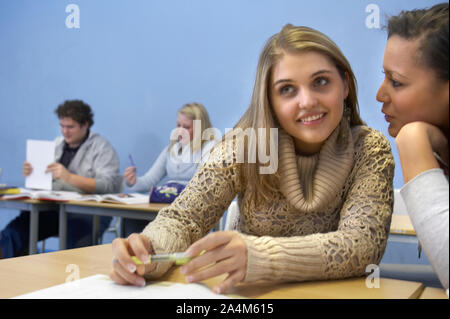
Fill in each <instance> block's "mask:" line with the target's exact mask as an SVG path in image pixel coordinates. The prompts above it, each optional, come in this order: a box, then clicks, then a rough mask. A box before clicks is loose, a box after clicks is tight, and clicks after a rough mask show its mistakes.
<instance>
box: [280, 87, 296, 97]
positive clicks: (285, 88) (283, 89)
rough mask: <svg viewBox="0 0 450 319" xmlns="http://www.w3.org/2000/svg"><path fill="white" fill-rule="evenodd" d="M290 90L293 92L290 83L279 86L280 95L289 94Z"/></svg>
mask: <svg viewBox="0 0 450 319" xmlns="http://www.w3.org/2000/svg"><path fill="white" fill-rule="evenodd" d="M292 92H294V88H293V87H292V85H285V86H283V87H281V88H280V94H281V95H287V94H291V93H292Z"/></svg>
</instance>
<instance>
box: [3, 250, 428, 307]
mask: <svg viewBox="0 0 450 319" xmlns="http://www.w3.org/2000/svg"><path fill="white" fill-rule="evenodd" d="M112 259H113V253H112V248H111V244H105V245H98V246H90V247H85V248H78V249H68V250H63V251H57V252H52V253H46V254H38V255H32V256H24V257H17V258H9V259H4V260H0V282H1V283H2V285H1V286H0V298H10V297H14V296H19V295H22V294H25V293H28V292H32V291H36V290H39V289H44V288H48V287H51V286H54V285H59V284H63V283H65V282H66V280H67V279H68V277H69V276H70V275H71V273H72V272H73V269H74V267H78V271H79V276H80V278H85V277H88V276H92V275H96V274H105V275H109V273H110V271H111V267H112ZM224 276H225V275H222V276H219V277H216V278H211V279H208V280H205V281H203V283H204V284H206V285H207V286H209V287H212V286H213V285H214V284H216V283H217V282H218V281H219V280H221V279H223V278H224ZM160 280H161V281H171V282H183V283H185V282H186V281H185V278H184V276H183V275H181V274H180V273H179V267H173V268H172V269H171V270H169V271H168V273H167V274H166V275H164V276H163V277H161V278H160ZM365 280H366V278H365V277H358V278H350V279H343V280H330V281H316V282H304V283H276V284H273V283H271V284H268V283H259V284H240V285H238V286H237V287H235V288H233V289H232V290H231V291H230V292H229V293H230V294H232V295H239V296H243V297H246V298H256V299H268V298H270V299H303V298H307V299H329V298H333V299H391V298H394V299H403V298H405V299H406V298H418V297H419V296H420V294H421V293H422V291H423V289H424V286H423V285H422V284H421V283H417V282H409V281H401V280H393V279H386V278H380V285H379V288H368V287H367V286H366V284H365ZM136 289H139V288H138V287H137V288H136ZM186 297H187V298H189V296H186Z"/></svg>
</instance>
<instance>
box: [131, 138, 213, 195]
mask: <svg viewBox="0 0 450 319" xmlns="http://www.w3.org/2000/svg"><path fill="white" fill-rule="evenodd" d="M214 144H215V141H206V142H205V143H204V144H203V147H202V149H201V150H199V151H196V152H192V151H191V148H190V146H189V145H182V144H181V143H178V142H176V143H175V144H174V145H173V147H172V151H171V152H169V146H166V147H165V148H164V149H163V151H162V152H161V154H159V156H158V158H157V159H156V161H155V163H154V164H153V166H152V167H151V168H150V169H149V170H148V171H147V173H145V175H144V176H139V177H137V179H136V184H134V185H133V186H130V185H129V184H128V182H127V181H126V180H125V185H126V186H127V187H128V188H129V190H130V191H132V192H138V193H148V192H150V189H151V188H152V186H155V187H157V186H159V185H162V184H164V183H167V182H168V181H176V182H179V183H183V184H187V183H188V182H189V181H190V180H191V178H192V177H193V176H194V174H195V173H196V171H197V169H198V168H199V167H200V166H201V165H202V164H203V163H204V162H205V161H206V160H207V159H208V157H209V153H210V150H211V148H212V147H213V146H214Z"/></svg>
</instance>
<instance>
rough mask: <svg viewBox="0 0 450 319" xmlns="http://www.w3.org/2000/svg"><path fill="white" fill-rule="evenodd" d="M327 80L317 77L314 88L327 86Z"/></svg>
mask: <svg viewBox="0 0 450 319" xmlns="http://www.w3.org/2000/svg"><path fill="white" fill-rule="evenodd" d="M328 82H329V81H328V79H327V78H324V77H319V78H317V79H315V80H314V86H316V87H317V86H324V85H327V84H328Z"/></svg>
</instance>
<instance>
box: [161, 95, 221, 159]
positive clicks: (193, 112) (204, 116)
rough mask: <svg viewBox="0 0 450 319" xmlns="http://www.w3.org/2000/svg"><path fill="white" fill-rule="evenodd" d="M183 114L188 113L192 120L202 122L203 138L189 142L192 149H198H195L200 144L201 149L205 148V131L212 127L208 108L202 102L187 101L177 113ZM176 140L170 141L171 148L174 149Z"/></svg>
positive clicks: (201, 135)
mask: <svg viewBox="0 0 450 319" xmlns="http://www.w3.org/2000/svg"><path fill="white" fill-rule="evenodd" d="M180 113H181V114H183V115H186V116H187V117H189V118H190V119H191V120H192V121H195V120H199V121H200V124H201V131H200V135H199V136H200V138H201V143H193V142H192V141H191V142H190V143H189V145H190V147H191V149H192V151H194V152H195V151H197V150H198V149H194V148H196V146H197V145H198V146H200V149H202V148H203V144H204V143H205V142H207V141H208V140H207V139H203V138H202V137H203V133H204V132H205V130H206V129H209V128H211V127H212V125H211V121H210V119H209V115H208V111H206V108H205V107H204V106H203V105H202V104H200V103H196V102H193V103H187V104H185V105H183V106H182V107H181V108H180V109H179V110H178V111H177V114H180ZM175 142H176V140H174V139H171V141H170V146H169V150H172V146H173V145H174V144H175Z"/></svg>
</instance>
